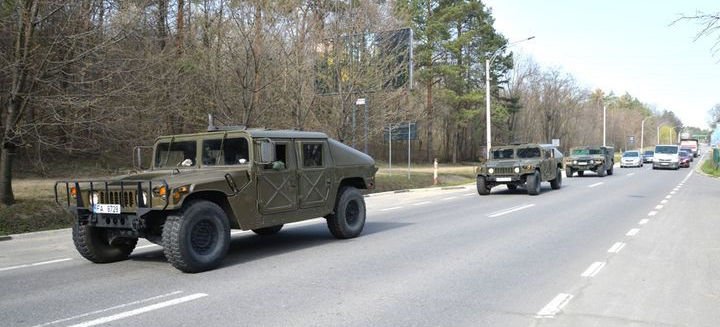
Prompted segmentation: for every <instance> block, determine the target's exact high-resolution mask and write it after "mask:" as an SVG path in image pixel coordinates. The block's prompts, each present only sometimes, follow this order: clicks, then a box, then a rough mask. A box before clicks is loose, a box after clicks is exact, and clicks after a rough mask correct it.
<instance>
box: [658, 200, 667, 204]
mask: <svg viewBox="0 0 720 327" xmlns="http://www.w3.org/2000/svg"><path fill="white" fill-rule="evenodd" d="M660 203H662V204H665V203H668V200H666V199H663V200H662V201H660Z"/></svg>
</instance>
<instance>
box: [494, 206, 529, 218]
mask: <svg viewBox="0 0 720 327" xmlns="http://www.w3.org/2000/svg"><path fill="white" fill-rule="evenodd" d="M533 206H535V204H526V205H524V206H519V207H512V208H510V209H505V210H500V211H495V212H493V213H491V214H489V215H488V217H490V218H495V217H499V216H502V215H507V214H509V213H512V212H515V211H520V210H523V209H527V208H530V207H533Z"/></svg>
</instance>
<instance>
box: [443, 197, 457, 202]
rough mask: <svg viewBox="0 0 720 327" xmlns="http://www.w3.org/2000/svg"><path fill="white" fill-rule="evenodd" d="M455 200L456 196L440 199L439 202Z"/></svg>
mask: <svg viewBox="0 0 720 327" xmlns="http://www.w3.org/2000/svg"><path fill="white" fill-rule="evenodd" d="M455 198H457V197H456V196H449V197H447V198H442V199H440V201H445V200H452V199H455Z"/></svg>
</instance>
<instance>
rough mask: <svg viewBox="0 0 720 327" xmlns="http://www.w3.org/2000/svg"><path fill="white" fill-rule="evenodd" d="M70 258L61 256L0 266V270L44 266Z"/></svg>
mask: <svg viewBox="0 0 720 327" xmlns="http://www.w3.org/2000/svg"><path fill="white" fill-rule="evenodd" d="M70 260H72V258H62V259H55V260H48V261H41V262H35V263H28V264H23V265H17V266H11V267H5V268H0V271H8V270H15V269H21V268H30V267H37V266H44V265H49V264H53V263H60V262H65V261H70Z"/></svg>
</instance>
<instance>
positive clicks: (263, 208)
mask: <svg viewBox="0 0 720 327" xmlns="http://www.w3.org/2000/svg"><path fill="white" fill-rule="evenodd" d="M273 143H274V146H275V161H274V162H272V163H267V164H264V165H259V167H258V170H257V172H258V173H257V176H258V177H257V192H258V209H259V210H260V212H261V213H263V214H271V213H277V212H283V211H290V210H294V209H296V208H297V163H296V161H295V155H294V153H293V149H292V145H293V144H292V142H290V141H289V140H273Z"/></svg>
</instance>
